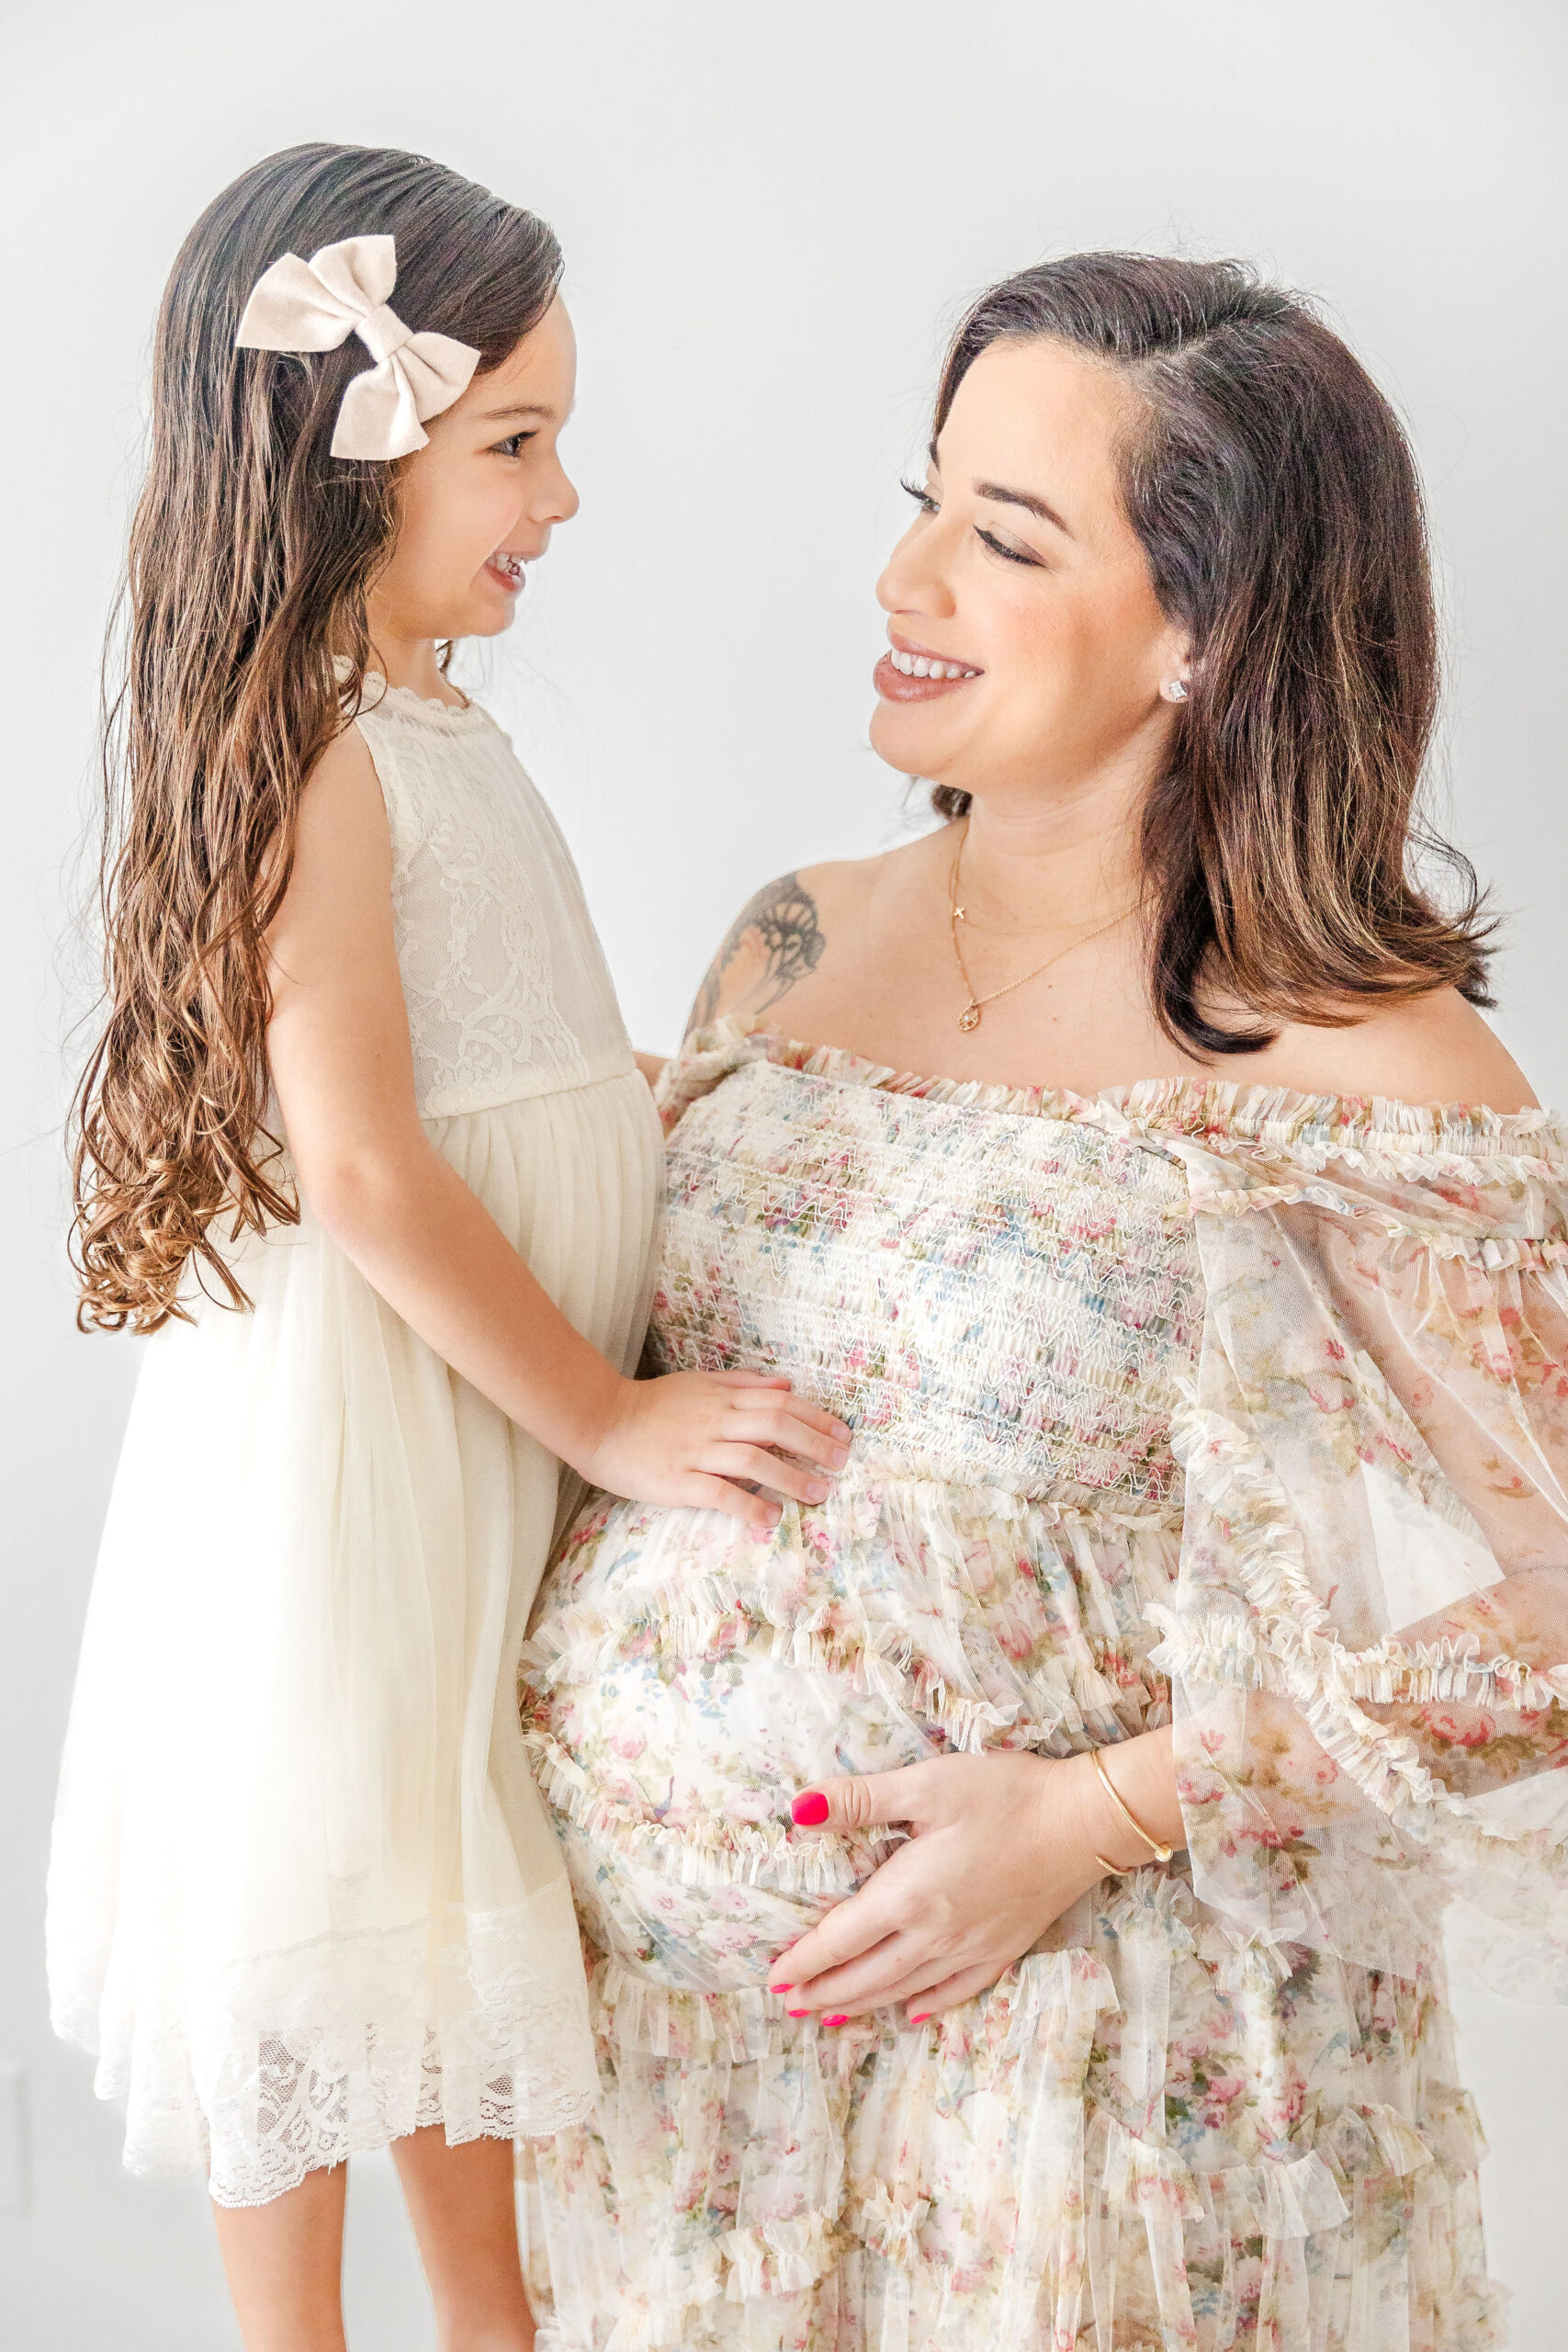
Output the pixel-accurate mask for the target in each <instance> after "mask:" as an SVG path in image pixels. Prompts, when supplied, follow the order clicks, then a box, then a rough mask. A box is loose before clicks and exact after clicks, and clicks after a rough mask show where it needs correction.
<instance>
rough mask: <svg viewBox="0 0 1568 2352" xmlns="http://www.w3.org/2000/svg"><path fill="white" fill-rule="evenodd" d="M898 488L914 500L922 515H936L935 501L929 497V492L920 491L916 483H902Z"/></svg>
mask: <svg viewBox="0 0 1568 2352" xmlns="http://www.w3.org/2000/svg"><path fill="white" fill-rule="evenodd" d="M900 488H902V489H904V490H907V491H908V493H909V496H910V497H911V498H912V499H913V500H914V502H915V503H916V505H917V506H918V507H919V510H920V512H921V514H922V515H934V514H935V513H936V500H935V499H934V498H933V497H932V496H931V492H930V491H929V490H922V488H921V487H920V485H919V482H918V481H907V482H903V483H901V484H900Z"/></svg>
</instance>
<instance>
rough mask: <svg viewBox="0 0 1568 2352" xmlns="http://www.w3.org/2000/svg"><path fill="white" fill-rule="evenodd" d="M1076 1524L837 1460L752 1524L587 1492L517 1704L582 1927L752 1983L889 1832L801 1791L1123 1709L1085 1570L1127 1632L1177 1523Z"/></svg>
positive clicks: (1047, 1745)
mask: <svg viewBox="0 0 1568 2352" xmlns="http://www.w3.org/2000/svg"><path fill="white" fill-rule="evenodd" d="M1081 1519H1082V1515H1081V1514H1079V1515H1078V1518H1077V1520H1076V1521H1075V1522H1074V1524H1073V1527H1072V1529H1071V1530H1070V1532H1068V1533H1067V1536H1066V1540H1064V1525H1063V1520H1062V1515H1061V1514H1058V1513H1056V1512H1055V1511H1053V1510H1050V1509H1049V1508H1048V1507H1045V1506H1043V1505H1040V1504H1036V1503H1032V1502H1029V1501H1026V1500H1023V1499H1021V1498H1013V1497H1010V1496H1006V1495H998V1494H996V1493H994V1492H992V1493H987V1494H984V1495H982V1496H974V1495H971V1496H970V1497H968V1498H964V1497H960V1496H957V1495H954V1494H953V1492H952V1491H951V1490H945V1489H932V1488H931V1487H930V1486H929V1485H928V1486H922V1487H921V1488H920V1489H919V1492H918V1493H912V1492H910V1491H907V1490H906V1491H900V1490H899V1489H898V1488H897V1487H895V1486H894V1485H893V1484H892V1483H891V1482H886V1481H879V1480H874V1479H861V1480H859V1481H857V1480H856V1479H855V1477H854V1476H853V1474H848V1475H846V1477H845V1478H844V1479H841V1480H840V1482H839V1485H838V1487H836V1488H835V1490H834V1493H833V1495H832V1496H831V1497H830V1498H829V1502H828V1503H827V1504H826V1505H824V1506H823V1507H822V1509H821V1510H796V1509H795V1508H794V1507H793V1506H792V1507H789V1508H788V1509H787V1510H786V1512H785V1516H784V1521H783V1523H782V1524H781V1526H780V1527H779V1528H778V1529H777V1530H775V1531H774V1532H773V1533H772V1534H771V1535H769V1536H767V1537H764V1538H757V1537H753V1536H751V1535H750V1534H749V1533H748V1532H746V1531H745V1530H744V1529H742V1528H740V1527H739V1525H738V1524H737V1523H736V1522H735V1521H729V1520H726V1519H723V1518H721V1517H719V1516H718V1515H717V1514H716V1513H714V1512H711V1511H687V1510H655V1509H651V1508H649V1507H647V1506H641V1505H636V1504H631V1503H611V1502H609V1501H606V1500H601V1501H600V1502H599V1503H598V1504H597V1506H591V1507H590V1508H589V1509H588V1510H586V1511H585V1513H584V1514H583V1516H582V1518H581V1520H580V1521H579V1522H578V1525H577V1527H576V1528H575V1529H574V1530H573V1532H572V1535H571V1537H570V1539H569V1541H568V1544H567V1545H566V1547H565V1550H564V1552H563V1554H562V1556H561V1558H560V1560H559V1562H558V1565H557V1566H556V1567H555V1569H554V1570H553V1571H552V1573H551V1575H550V1577H549V1578H548V1579H547V1584H546V1586H545V1589H544V1591H543V1593H542V1594H541V1599H540V1604H539V1609H538V1611H537V1613H536V1621H535V1626H534V1633H533V1637H532V1639H531V1641H530V1643H529V1645H528V1649H527V1651H526V1652H525V1658H524V1666H523V1683H522V1701H523V1713H524V1722H525V1731H526V1733H527V1736H528V1739H529V1742H530V1746H531V1747H532V1750H533V1753H534V1757H535V1760H536V1766H537V1769H538V1771H539V1775H540V1779H541V1781H542V1783H543V1785H544V1788H545V1791H546V1793H547V1797H548V1799H549V1801H550V1803H551V1804H552V1806H553V1807H554V1809H555V1811H556V1814H557V1819H558V1828H559V1830H560V1833H561V1838H562V1841H563V1844H564V1847H565V1850H566V1856H567V1861H568V1866H569V1868H570V1872H571V1877H572V1882H573V1887H574V1891H575V1894H576V1896H577V1901H578V1905H579V1908H580V1910H581V1915H582V1919H583V1924H584V1926H585V1927H586V1928H587V1930H588V1932H589V1934H590V1936H591V1937H592V1940H593V1941H594V1942H595V1943H596V1944H597V1945H598V1946H599V1947H600V1949H601V1950H602V1951H605V1952H607V1953H609V1954H610V1955H611V1956H612V1957H614V1958H615V1959H618V1960H621V1961H623V1962H627V1963H629V1964H630V1965H632V1966H633V1967H635V1968H636V1969H637V1971H638V1972H639V1973H643V1974H646V1975H650V1976H652V1977H654V1978H656V1979H658V1980H659V1981H660V1982H663V1983H666V1984H668V1985H672V1986H676V1987H679V1988H681V1989H682V1990H687V1991H694V1992H713V1993H716V1992H728V1991H734V1990H739V1989H741V1988H744V1987H747V1986H752V1985H761V1984H762V1983H764V1982H765V1980H766V1976H767V1973H768V1971H769V1969H770V1967H771V1966H772V1963H773V1961H774V1959H775V1958H776V1957H777V1955H778V1954H779V1952H781V1951H784V1949H786V1948H787V1946H788V1945H790V1944H791V1943H793V1942H794V1941H795V1940H796V1939H797V1938H798V1937H799V1936H801V1935H802V1934H803V1933H804V1932H805V1931H806V1929H807V1928H808V1927H810V1926H811V1925H812V1924H813V1922H814V1921H815V1920H816V1919H818V1917H821V1915H822V1914H823V1912H824V1911H825V1910H826V1909H828V1908H829V1906H830V1905H832V1904H834V1903H837V1902H840V1901H842V1900H843V1898H844V1897H845V1896H846V1895H847V1894H851V1893H852V1891H853V1890H854V1888H855V1886H856V1885H858V1884H859V1883H862V1882H863V1880H864V1879H865V1878H866V1877H867V1876H868V1875H869V1874H870V1872H871V1871H873V1870H874V1868H875V1867H876V1865H877V1863H878V1862H879V1861H880V1860H882V1859H884V1858H885V1856H886V1854H887V1853H888V1852H889V1851H890V1850H891V1849H892V1843H893V1840H892V1839H891V1838H889V1837H888V1835H887V1833H886V1832H878V1833H876V1834H875V1838H874V1840H873V1839H872V1838H837V1837H834V1836H830V1835H826V1834H824V1833H822V1832H819V1831H818V1832H811V1831H802V1830H797V1829H796V1828H795V1827H794V1826H793V1824H792V1822H791V1818H790V1804H791V1801H792V1799H793V1798H794V1797H795V1794H796V1793H797V1792H798V1791H800V1790H801V1789H803V1788H808V1787H810V1786H811V1785H812V1784H813V1782H815V1781H819V1780H820V1779H822V1778H823V1777H824V1776H825V1775H827V1774H830V1773H860V1772H875V1771H887V1770H896V1769H897V1767H899V1766H901V1765H906V1764H913V1763H918V1762H919V1761H921V1760H922V1759H923V1758H928V1757H931V1756H937V1755H941V1754H943V1753H945V1752H947V1751H948V1750H950V1749H951V1748H953V1747H970V1748H973V1747H983V1746H987V1745H993V1744H999V1743H1005V1744H1007V1745H1009V1746H1014V1745H1026V1746H1031V1747H1039V1748H1041V1749H1043V1750H1045V1751H1047V1752H1054V1753H1057V1754H1066V1753H1070V1752H1071V1751H1072V1749H1073V1748H1075V1747H1080V1746H1084V1745H1087V1744H1089V1743H1090V1742H1094V1743H1096V1744H1098V1743H1099V1742H1100V1741H1102V1740H1104V1739H1108V1738H1109V1739H1115V1738H1119V1737H1123V1736H1126V1735H1127V1734H1128V1733H1129V1732H1131V1731H1134V1730H1136V1729H1138V1728H1140V1727H1141V1726H1142V1724H1143V1723H1144V1722H1145V1721H1146V1720H1148V1719H1149V1713H1150V1708H1151V1703H1154V1704H1157V1703H1158V1702H1159V1700H1160V1699H1161V1698H1162V1697H1163V1689H1162V1686H1159V1685H1158V1683H1157V1679H1156V1678H1152V1677H1151V1676H1150V1675H1149V1674H1148V1672H1147V1670H1146V1669H1144V1668H1141V1667H1140V1666H1139V1665H1138V1664H1136V1663H1135V1662H1134V1659H1133V1658H1132V1657H1131V1656H1130V1655H1128V1656H1123V1655H1122V1649H1121V1645H1120V1643H1119V1642H1118V1641H1112V1642H1111V1643H1109V1644H1108V1643H1107V1642H1106V1641H1105V1640H1104V1639H1103V1638H1097V1637H1095V1636H1092V1635H1091V1634H1089V1632H1088V1631H1087V1630H1086V1622H1085V1609H1084V1604H1085V1602H1086V1600H1089V1598H1090V1597H1091V1596H1089V1594H1088V1593H1086V1591H1085V1589H1084V1580H1085V1577H1086V1575H1087V1576H1088V1577H1089V1580H1090V1581H1091V1582H1092V1583H1093V1585H1094V1587H1095V1590H1094V1593H1093V1595H1092V1599H1093V1601H1094V1605H1095V1609H1096V1612H1097V1613H1098V1615H1099V1616H1100V1618H1101V1620H1102V1621H1103V1620H1106V1619H1109V1621H1110V1622H1111V1623H1112V1624H1115V1623H1117V1620H1118V1617H1119V1616H1121V1617H1122V1618H1124V1621H1125V1623H1126V1626H1127V1629H1128V1638H1129V1640H1130V1641H1131V1639H1132V1637H1133V1629H1134V1626H1136V1625H1137V1624H1139V1623H1141V1617H1142V1606H1141V1604H1142V1588H1143V1587H1144V1585H1145V1582H1146V1581H1147V1579H1148V1577H1150V1576H1156V1577H1158V1579H1159V1581H1160V1582H1162V1583H1163V1582H1164V1580H1165V1577H1166V1575H1167V1574H1168V1566H1169V1564H1170V1557H1171V1553H1172V1547H1171V1544H1170V1542H1169V1537H1168V1531H1166V1530H1164V1529H1160V1530H1157V1531H1151V1532H1150V1533H1149V1535H1148V1537H1147V1538H1146V1539H1145V1540H1144V1545H1143V1549H1144V1556H1143V1557H1142V1558H1140V1557H1138V1556H1137V1549H1136V1547H1137V1542H1138V1541H1139V1539H1136V1538H1134V1537H1133V1536H1130V1535H1129V1534H1128V1532H1126V1530H1125V1527H1124V1524H1123V1526H1122V1528H1121V1529H1119V1530H1118V1531H1117V1532H1114V1534H1113V1535H1112V1536H1111V1540H1110V1541H1109V1543H1108V1544H1100V1545H1092V1544H1090V1545H1086V1542H1085V1538H1084V1530H1083V1526H1082V1524H1081V1523H1080V1522H1081ZM1097 1552H1098V1553H1099V1554H1100V1555H1101V1556H1100V1557H1099V1558H1098V1559H1097V1558H1096V1554H1097ZM1118 1595H1120V1602H1121V1605H1120V1607H1119V1606H1118V1600H1117V1596H1118Z"/></svg>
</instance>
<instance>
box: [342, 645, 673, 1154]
mask: <svg viewBox="0 0 1568 2352" xmlns="http://www.w3.org/2000/svg"><path fill="white" fill-rule="evenodd" d="M358 724H359V729H360V732H361V733H362V734H363V736H364V738H365V741H366V742H367V744H368V746H369V749H370V755H371V757H372V759H373V760H374V761H375V763H376V772H377V775H378V776H379V778H380V781H381V790H382V792H383V794H384V796H385V797H386V803H387V816H388V821H389V825H390V827H391V837H392V915H393V922H394V925H395V928H396V933H397V946H398V967H399V970H400V973H401V976H402V984H403V994H404V997H405V998H406V1000H407V1002H408V1013H409V1028H410V1031H411V1033H412V1040H413V1061H414V1085H415V1091H416V1093H417V1096H418V1101H419V1108H420V1112H421V1114H422V1115H423V1116H424V1117H426V1118H444V1117H449V1116H451V1115H453V1114H457V1113H460V1112H466V1111H485V1110H491V1109H494V1108H495V1107H496V1106H497V1105H498V1104H500V1103H512V1102H516V1101H518V1100H520V1099H522V1098H523V1097H525V1096H527V1095H537V1094H551V1093H556V1092H558V1091H561V1090H562V1089H564V1088H567V1087H572V1086H587V1085H592V1084H593V1083H594V1082H596V1081H597V1080H601V1079H606V1078H615V1077H619V1076H621V1075H623V1074H624V1073H625V1072H626V1071H627V1070H629V1069H632V1068H633V1067H634V1065H633V1061H632V1053H631V1047H630V1045H629V1043H628V1041H627V1038H626V1028H625V1025H624V1023H623V1022H622V1020H621V1015H620V1011H619V1008H618V1006H617V1005H616V1002H615V989H614V988H613V987H612V985H611V981H610V975H609V972H608V970H607V968H606V967H605V963H604V952H603V950H602V949H601V947H600V945H599V942H598V939H597V938H596V937H595V935H594V932H593V926H592V922H590V920H589V916H588V910H587V908H586V906H585V905H584V903H583V897H582V885H581V882H580V881H579V879H578V875H577V868H576V866H575V865H573V863H572V859H571V854H570V851H569V850H568V848H567V846H566V843H565V842H564V841H563V840H562V838H561V834H560V831H559V829H558V826H557V824H556V822H555V820H554V818H553V817H552V816H551V815H550V812H549V810H548V809H547V808H546V806H545V804H544V802H543V801H542V800H541V799H540V797H539V796H538V794H537V792H536V790H535V788H534V786H533V785H532V783H531V782H530V781H529V778H528V776H527V775H525V772H524V769H523V767H522V766H521V764H520V763H519V762H518V759H517V756H516V754H515V752H513V749H512V746H511V744H510V743H509V742H508V741H507V739H506V737H505V736H504V735H503V734H502V731H501V729H500V728H498V727H497V726H496V725H495V722H494V721H493V720H492V719H491V718H489V717H488V716H487V714H486V713H485V712H484V711H482V710H480V709H479V707H477V705H470V706H469V707H468V709H466V710H461V709H457V708H456V707H452V706H449V705H447V704H445V703H440V702H432V701H428V700H426V699H424V698H423V697H422V696H421V695H415V694H412V693H411V692H410V691H409V690H408V689H407V688H405V687H401V686H393V687H389V686H387V685H386V684H385V682H384V680H382V679H381V678H379V677H377V676H375V675H374V674H372V675H370V676H368V677H367V681H366V707H365V708H363V709H362V710H361V711H360V713H359V715H358Z"/></svg>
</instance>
